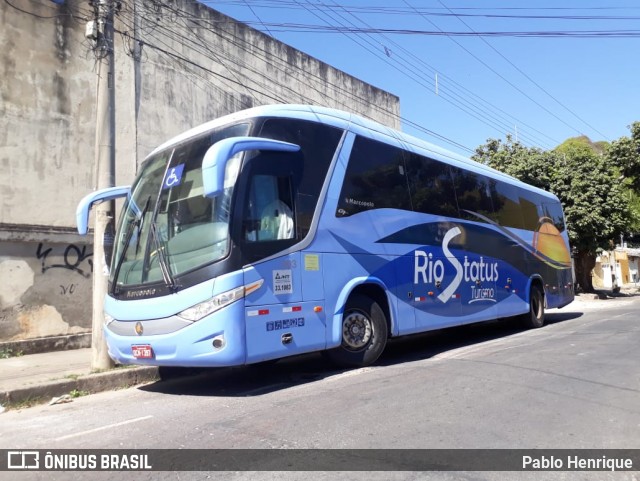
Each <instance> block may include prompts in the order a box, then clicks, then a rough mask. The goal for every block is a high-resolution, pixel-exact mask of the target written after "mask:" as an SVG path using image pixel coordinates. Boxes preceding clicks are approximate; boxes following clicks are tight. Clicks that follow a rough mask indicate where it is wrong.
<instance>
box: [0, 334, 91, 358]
mask: <svg viewBox="0 0 640 481" xmlns="http://www.w3.org/2000/svg"><path fill="white" fill-rule="evenodd" d="M86 347H91V333H90V332H84V333H80V334H69V335H63V336H51V337H38V338H35V339H24V340H20V341H3V342H0V351H3V350H4V351H11V352H14V353H16V352H19V353H20V355H28V354H40V353H43V352H54V351H66V350H70V349H81V348H86Z"/></svg>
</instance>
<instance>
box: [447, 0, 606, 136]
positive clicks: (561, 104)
mask: <svg viewBox="0 0 640 481" xmlns="http://www.w3.org/2000/svg"><path fill="white" fill-rule="evenodd" d="M438 1H439V3H440V5H442V6H443V7H445V8H447V9H448V7H447V6H446V5H445V4H444V3H443V2H442V1H441V0H438ZM449 11H450V12H451V10H450V9H449ZM452 13H453V12H452ZM454 15H455V14H454ZM458 20H460V21H461V22H462V23H463V24H464V25H465V26H466V27H467V28H468V29H469V30H471V31H472V32H473V31H474V30H473V28H471V26H470V25H469V24H467V23H466V22H465V21H464V20H462V19H461V18H458ZM480 40H482V41H483V42H484V43H485V44H486V45H487V46H489V48H491V49H492V50H493V51H494V52H496V53H497V54H498V55H500V57H501V58H502V59H504V60H505V61H506V62H507V63H508V64H509V65H511V66H512V67H513V68H514V69H516V70H517V71H518V72H520V73H521V74H522V75H523V76H524V77H525V78H526V79H527V80H529V81H530V82H531V83H532V84H533V85H535V86H536V87H538V88H539V89H540V90H541V91H542V92H544V93H545V94H546V95H547V96H549V98H551V99H552V100H553V101H554V102H555V103H557V104H558V105H560V106H561V107H562V108H564V109H565V110H566V111H567V112H569V113H570V114H571V115H573V116H574V117H575V118H576V119H578V120H579V121H580V122H582V123H583V124H585V125H586V126H587V127H589V128H590V129H591V130H593V131H594V132H596V133H598V134H599V135H600V136H601V137H604V138H605V139H607V140H610V139H609V138H608V137H607V136H606V135H605V134H603V133H602V132H600V131H599V130H598V129H596V128H595V127H593V126H592V125H591V124H590V123H588V122H587V121H586V120H584V119H582V118H581V117H580V116H579V115H578V114H576V113H575V112H574V111H573V110H571V109H570V108H569V107H567V106H566V105H565V104H563V103H562V102H560V100H558V99H557V98H556V97H554V96H553V95H551V94H550V93H549V92H548V91H547V90H546V89H545V88H544V87H542V86H541V85H540V84H539V83H538V82H536V81H535V80H533V79H532V78H531V77H530V76H529V75H527V74H526V73H525V72H524V71H522V69H520V68H519V67H518V66H517V65H515V64H514V63H513V62H512V61H511V60H509V59H508V58H507V57H505V56H504V55H503V54H502V53H501V52H500V51H498V49H496V48H495V47H494V46H493V45H491V44H490V43H489V42H488V41H487V40H485V39H484V38H482V37H480Z"/></svg>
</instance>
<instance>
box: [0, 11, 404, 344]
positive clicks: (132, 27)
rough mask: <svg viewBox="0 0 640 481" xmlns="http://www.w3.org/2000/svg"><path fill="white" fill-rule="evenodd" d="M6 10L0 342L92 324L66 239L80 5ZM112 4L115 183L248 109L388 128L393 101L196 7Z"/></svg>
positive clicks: (82, 268) (84, 260) (86, 188)
mask: <svg viewBox="0 0 640 481" xmlns="http://www.w3.org/2000/svg"><path fill="white" fill-rule="evenodd" d="M11 5H14V6H15V7H17V8H13V7H12V6H11ZM11 5H9V4H8V3H7V2H0V44H1V45H3V47H4V48H3V49H2V52H1V53H0V78H2V83H1V84H0V172H1V173H2V175H0V342H1V341H7V340H15V339H27V338H33V337H40V336H53V335H59V334H70V333H76V332H87V331H89V330H90V328H91V319H90V318H91V278H90V277H91V272H92V262H91V261H92V247H91V242H92V238H91V237H86V238H81V237H79V236H78V235H77V234H75V232H74V228H75V219H74V213H75V208H76V205H77V203H78V201H79V200H80V199H81V198H82V196H83V195H85V194H86V193H88V192H90V191H91V190H93V188H94V167H93V158H94V152H95V94H96V75H95V70H94V66H95V57H94V53H93V51H92V50H91V42H90V41H89V40H87V39H86V38H85V36H84V34H85V19H87V18H91V16H92V15H93V13H92V8H91V7H90V6H89V2H88V1H86V0H67V2H66V3H64V4H62V5H59V4H56V3H54V2H50V1H47V0H42V1H39V2H34V1H31V0H12V2H11ZM121 7H122V8H121V9H120V10H119V11H118V14H117V17H116V29H117V34H116V41H115V57H116V71H115V77H114V81H115V87H116V125H117V127H116V131H117V133H116V152H117V154H116V156H117V159H116V176H117V179H116V183H117V184H128V183H130V182H131V180H132V178H133V176H134V175H135V172H136V169H137V166H138V165H139V163H140V162H141V161H142V159H143V158H144V156H145V155H146V154H147V153H148V152H150V151H151V150H152V149H153V148H154V147H155V146H156V145H158V144H159V143H160V142H162V141H164V140H166V139H167V138H168V137H170V136H173V135H176V134H178V133H180V132H182V131H184V130H185V129H188V128H190V127H193V126H195V125H198V124H200V123H202V122H205V121H207V120H211V119H213V118H215V117H218V116H220V115H224V114H227V113H231V112H234V111H237V110H241V109H243V108H247V107H251V106H255V105H261V104H266V103H285V102H286V103H313V104H317V105H322V106H328V107H336V108H341V109H343V110H347V111H352V112H356V113H359V114H361V115H363V116H365V117H369V118H373V119H375V120H378V121H380V122H381V123H384V124H386V125H389V126H392V127H395V128H398V127H399V121H398V115H399V101H398V98H397V97H395V96H393V95H391V94H389V93H387V92H384V91H382V90H379V89H376V88H375V87H372V86H371V85H369V84H366V83H364V82H362V81H360V80H358V79H355V78H353V77H351V76H349V75H347V74H345V73H343V72H340V71H338V70H336V69H334V68H332V67H330V66H328V65H326V64H323V63H322V62H320V61H318V60H316V59H314V58H312V57H310V56H308V55H305V54H304V53H302V52H299V51H297V50H295V49H293V48H291V47H289V46H287V45H284V44H282V43H280V42H277V41H275V40H273V39H271V38H270V37H268V36H266V35H263V34H261V33H260V32H257V31H255V30H253V29H251V28H249V27H247V26H246V25H243V24H239V23H237V22H235V21H233V20H231V19H229V18H228V17H225V16H223V15H221V14H220V13H218V12H216V11H214V10H211V9H209V8H207V7H205V6H204V5H202V4H200V3H198V2H195V1H193V0H176V1H171V2H169V1H164V2H158V1H156V0H139V1H136V2H135V3H134V2H133V1H126V2H122V3H121ZM21 10H22V11H21ZM25 12H29V13H25Z"/></svg>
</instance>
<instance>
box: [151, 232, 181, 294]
mask: <svg viewBox="0 0 640 481" xmlns="http://www.w3.org/2000/svg"><path fill="white" fill-rule="evenodd" d="M150 231H151V238H152V239H153V243H154V245H155V246H156V252H157V253H158V265H159V266H160V272H161V273H162V278H163V279H164V283H165V284H166V285H167V287H168V288H169V290H170V291H171V292H176V291H177V290H178V286H177V285H176V281H175V280H174V279H173V274H172V273H171V266H169V261H168V258H167V253H166V252H165V250H164V246H163V245H162V243H161V242H160V238H159V237H158V229H157V227H156V223H155V221H153V222H151V229H150Z"/></svg>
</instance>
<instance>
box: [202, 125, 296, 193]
mask: <svg viewBox="0 0 640 481" xmlns="http://www.w3.org/2000/svg"><path fill="white" fill-rule="evenodd" d="M247 150H269V151H272V152H298V151H299V150H300V146H299V145H296V144H290V143H289V142H282V141H279V140H271V139H263V138H260V137H230V138H228V139H223V140H220V141H219V142H216V143H215V144H213V145H212V146H211V147H209V150H207V153H206V154H204V158H203V159H202V185H203V187H204V196H205V197H215V196H216V195H219V194H221V193H222V191H223V190H224V174H225V168H226V166H227V162H228V160H229V159H230V158H231V157H233V156H234V155H236V154H237V153H239V152H245V151H247Z"/></svg>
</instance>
